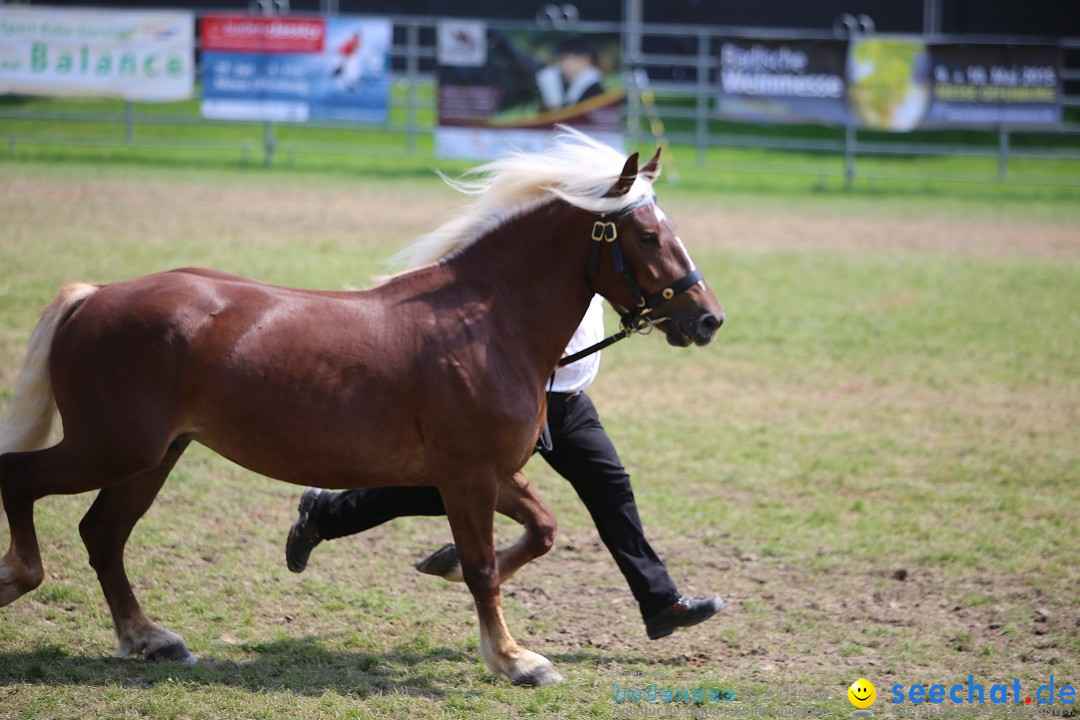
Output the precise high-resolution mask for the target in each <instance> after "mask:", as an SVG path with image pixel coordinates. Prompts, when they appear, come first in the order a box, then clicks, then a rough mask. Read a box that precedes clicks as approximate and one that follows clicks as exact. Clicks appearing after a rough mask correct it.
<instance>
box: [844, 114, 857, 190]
mask: <svg viewBox="0 0 1080 720" xmlns="http://www.w3.org/2000/svg"><path fill="white" fill-rule="evenodd" d="M854 186H855V125H853V124H852V123H850V122H849V123H848V124H847V125H845V126H844V190H848V191H850V190H851V189H852V188H853V187H854Z"/></svg>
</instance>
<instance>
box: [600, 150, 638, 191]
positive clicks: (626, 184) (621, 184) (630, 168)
mask: <svg viewBox="0 0 1080 720" xmlns="http://www.w3.org/2000/svg"><path fill="white" fill-rule="evenodd" d="M637 161H638V154H637V153H634V154H633V155H631V156H630V157H628V158H626V164H625V165H623V169H622V174H621V175H619V179H618V180H616V181H615V184H614V185H612V186H611V189H610V190H608V191H607V195H606V196H605V197H620V196H622V195H625V194H626V193H628V192H630V187H631V186H632V185H633V184H634V180H636V179H637V173H638V169H637Z"/></svg>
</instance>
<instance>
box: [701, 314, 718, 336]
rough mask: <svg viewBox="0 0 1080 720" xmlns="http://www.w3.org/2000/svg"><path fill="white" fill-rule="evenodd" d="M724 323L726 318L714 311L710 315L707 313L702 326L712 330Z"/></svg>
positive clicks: (702, 319)
mask: <svg viewBox="0 0 1080 720" xmlns="http://www.w3.org/2000/svg"><path fill="white" fill-rule="evenodd" d="M723 324H724V318H722V317H717V316H716V315H713V314H712V313H709V314H708V315H705V316H704V317H703V318H701V327H702V328H704V329H705V330H708V331H710V332H712V331H714V330H717V329H718V328H719V327H720V326H721V325H723Z"/></svg>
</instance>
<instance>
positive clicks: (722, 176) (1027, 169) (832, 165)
mask: <svg viewBox="0 0 1080 720" xmlns="http://www.w3.org/2000/svg"><path fill="white" fill-rule="evenodd" d="M391 97H392V100H393V103H394V104H393V105H392V107H391V110H390V115H389V118H388V123H387V124H386V125H385V126H379V125H353V126H344V127H342V126H325V125H317V124H276V125H274V128H273V135H274V138H275V150H274V153H273V156H272V157H268V156H267V155H266V153H265V150H264V146H265V137H266V130H265V127H264V125H263V124H262V123H254V122H253V123H213V124H211V123H210V122H209V121H204V120H202V119H201V116H200V112H199V100H198V99H192V100H186V101H182V102H175V103H164V104H148V103H138V104H136V105H135V108H136V110H135V115H136V118H137V124H136V126H135V131H134V138H133V142H132V143H131V144H129V143H128V141H127V139H126V137H125V126H124V122H123V116H124V103H122V102H121V101H118V100H108V99H97V98H85V99H54V98H34V97H13V96H8V97H0V145H4V146H6V154H7V156H8V159H9V160H10V159H23V160H33V161H37V162H42V161H48V162H64V163H69V162H73V161H74V162H85V163H88V164H93V165H97V164H100V163H101V162H103V161H105V162H123V163H129V164H150V165H152V166H155V167H161V166H170V167H183V168H191V167H198V168H208V167H215V168H230V167H245V166H251V165H261V164H264V163H272V164H274V165H278V166H285V167H287V168H288V169H290V170H303V171H313V172H318V173H325V172H338V173H346V174H354V173H358V172H363V173H377V174H393V175H399V174H402V173H411V174H423V173H427V172H429V169H430V166H431V165H432V164H433V162H437V163H438V165H439V166H440V167H442V168H444V169H450V170H455V169H464V168H465V167H467V164H465V163H462V162H460V161H450V160H445V159H438V160H437V161H436V159H435V158H433V156H432V153H433V146H434V143H433V139H432V135H431V132H432V128H433V126H434V123H435V110H434V88H433V86H430V85H424V84H421V85H420V86H418V87H417V89H416V97H417V101H418V107H417V109H416V111H415V123H416V126H415V128H416V129H415V131H414V132H413V133H409V132H407V131H406V130H405V129H404V128H405V126H406V125H407V123H408V121H409V115H408V110H407V108H406V107H404V103H405V101H406V98H407V85H406V84H405V83H404V82H398V83H395V84H394V86H393V89H392V93H391ZM662 102H665V103H668V104H673V105H678V99H677V98H673V99H665V100H662ZM57 114H59V115H64V114H68V115H72V116H74V117H77V118H82V119H81V120H80V121H77V122H72V121H69V120H62V119H50V117H51V116H55V115H57ZM680 123H682V124H680ZM684 124H685V121H673V122H672V123H669V125H670V129H671V130H672V131H688V130H689V128H687V127H683V125H684ZM709 132H710V134H712V135H718V134H719V135H736V136H744V135H747V134H752V135H756V136H760V137H772V136H780V137H785V138H789V139H792V138H795V139H798V138H804V139H832V140H836V141H839V140H842V131H840V130H838V129H836V128H823V127H815V126H772V127H768V126H757V125H745V124H743V125H738V124H733V123H730V122H723V121H720V120H711V121H710V123H709ZM646 136H647V135H646ZM860 137H861V139H862V141H864V142H879V143H880V142H890V143H904V142H908V143H916V144H919V143H922V144H928V145H934V144H935V143H936V144H943V143H951V144H958V145H962V146H965V147H971V148H977V149H978V150H979V151H980V152H984V151H990V152H991V155H990V156H981V157H980V156H949V157H937V156H906V157H904V156H880V155H861V156H859V157H858V159H857V162H856V180H855V182H854V184H853V187H852V188H850V189H849V188H848V187H847V186H846V184H845V181H844V173H845V170H844V161H843V158H842V156H841V155H840V154H837V153H823V152H806V151H789V150H769V149H757V148H739V147H713V148H708V149H706V150H704V151H703V152H700V153H699V152H698V151H697V150H696V149H695V148H693V147H691V146H689V145H676V146H675V147H674V148H673V149H672V151H671V152H669V165H668V167H669V177H670V178H676V177H677V178H678V181H679V182H680V183H681V184H683V185H685V186H686V187H688V188H690V189H699V190H702V191H707V192H711V191H715V190H717V189H723V190H727V191H736V192H738V191H742V192H745V191H750V192H762V191H765V192H772V193H775V192H787V193H794V194H806V193H817V194H821V193H825V194H836V193H840V192H847V191H849V190H851V189H854V190H855V191H857V192H859V193H864V194H868V195H871V196H886V195H888V196H891V195H894V194H897V193H899V194H904V195H911V194H914V195H918V196H939V195H942V194H948V195H953V196H956V195H959V196H969V197H977V198H987V197H999V198H1003V199H1012V200H1019V199H1025V200H1039V199H1052V200H1054V201H1059V200H1064V199H1072V200H1075V199H1077V198H1078V197H1080V160H1078V159H1076V158H1075V153H1076V150H1077V147H1078V145H1080V140H1078V139H1077V136H1074V135H1069V134H1062V133H1059V134H1053V133H1014V139H1013V140H1012V145H1013V147H1014V149H1016V150H1019V151H1023V150H1026V149H1031V148H1035V149H1038V150H1040V151H1048V152H1049V153H1051V154H1050V155H1049V156H1047V157H1038V158H1015V157H1014V158H1012V159H1010V160H1009V163H1008V173H1007V179H1006V180H1005V181H1002V180H1000V179H999V177H998V173H999V167H998V159H997V157H996V155H994V154H993V151H994V149H995V148H996V144H997V142H998V139H997V134H996V133H994V132H984V131H970V130H965V131H948V132H941V131H935V132H923V133H913V134H908V135H902V134H901V135H898V134H882V133H876V134H874V133H864V134H862V135H861V136H860ZM646 145H649V143H646ZM640 149H641V150H642V152H651V151H652V149H653V148H652V147H642V148H640ZM1055 151H1058V152H1060V153H1062V155H1061V156H1059V157H1055V156H1054V155H1053V154H1052V153H1054V152H1055ZM1066 153H1069V154H1071V156H1070V157H1066V156H1065V154H1066Z"/></svg>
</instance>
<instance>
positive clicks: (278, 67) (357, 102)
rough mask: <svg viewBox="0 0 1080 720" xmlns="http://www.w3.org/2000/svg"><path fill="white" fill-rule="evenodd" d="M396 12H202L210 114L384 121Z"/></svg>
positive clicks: (206, 102) (205, 105) (241, 117)
mask: <svg viewBox="0 0 1080 720" xmlns="http://www.w3.org/2000/svg"><path fill="white" fill-rule="evenodd" d="M392 37H393V28H392V26H391V23H390V21H389V20H383V19H373V18H359V17H349V16H347V15H344V16H337V17H333V18H329V19H327V18H310V17H289V16H270V17H264V16H249V15H208V16H206V17H204V18H203V19H202V47H203V65H202V80H203V102H202V113H203V115H204V116H205V117H208V118H217V119H230V120H274V121H292V122H304V121H307V120H344V121H352V122H383V121H385V120H386V117H387V113H388V108H389V105H390V74H389V57H390V46H391V41H392Z"/></svg>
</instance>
